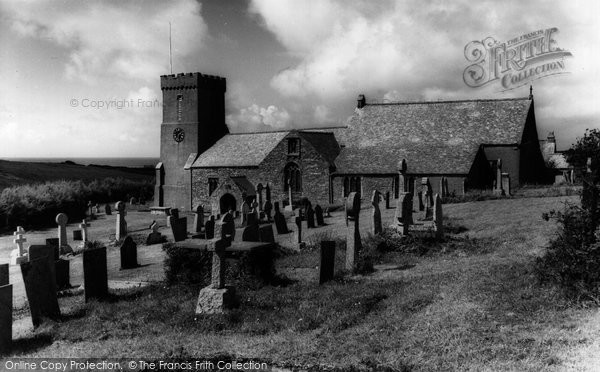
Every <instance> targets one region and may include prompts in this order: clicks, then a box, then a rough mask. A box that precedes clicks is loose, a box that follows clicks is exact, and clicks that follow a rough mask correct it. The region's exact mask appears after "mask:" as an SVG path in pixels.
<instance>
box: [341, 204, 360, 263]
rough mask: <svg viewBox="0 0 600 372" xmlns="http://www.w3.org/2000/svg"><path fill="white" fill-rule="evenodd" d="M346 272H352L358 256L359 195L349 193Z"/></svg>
mask: <svg viewBox="0 0 600 372" xmlns="http://www.w3.org/2000/svg"><path fill="white" fill-rule="evenodd" d="M345 206H346V226H347V229H346V270H348V271H351V272H352V271H354V268H355V265H356V262H357V261H358V257H359V255H360V250H361V246H362V245H361V241H360V231H359V215H360V194H359V193H357V192H351V193H350V194H349V195H348V198H347V199H346V205H345Z"/></svg>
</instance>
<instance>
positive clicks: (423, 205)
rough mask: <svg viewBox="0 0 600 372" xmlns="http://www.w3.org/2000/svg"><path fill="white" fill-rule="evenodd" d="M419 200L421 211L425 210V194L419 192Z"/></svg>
mask: <svg viewBox="0 0 600 372" xmlns="http://www.w3.org/2000/svg"><path fill="white" fill-rule="evenodd" d="M417 199H419V211H424V210H425V204H423V192H422V191H419V192H418V193H417Z"/></svg>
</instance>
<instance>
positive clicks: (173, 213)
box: [167, 208, 179, 227]
mask: <svg viewBox="0 0 600 372" xmlns="http://www.w3.org/2000/svg"><path fill="white" fill-rule="evenodd" d="M171 216H172V217H175V219H179V209H177V208H171V210H170V211H169V214H168V215H167V227H171V222H170V221H171V220H170V219H169V217H171Z"/></svg>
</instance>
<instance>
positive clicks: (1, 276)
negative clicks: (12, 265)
mask: <svg viewBox="0 0 600 372" xmlns="http://www.w3.org/2000/svg"><path fill="white" fill-rule="evenodd" d="M8 278H9V273H8V264H1V265H0V285H7V284H8Z"/></svg>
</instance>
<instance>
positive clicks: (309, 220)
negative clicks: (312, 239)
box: [306, 203, 316, 229]
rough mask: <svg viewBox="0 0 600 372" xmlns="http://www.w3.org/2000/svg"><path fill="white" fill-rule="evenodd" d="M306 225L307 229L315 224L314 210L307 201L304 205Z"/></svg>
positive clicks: (312, 227)
mask: <svg viewBox="0 0 600 372" xmlns="http://www.w3.org/2000/svg"><path fill="white" fill-rule="evenodd" d="M306 227H308V228H309V229H314V228H315V227H316V226H315V211H314V210H313V208H312V205H310V203H308V205H307V206H306Z"/></svg>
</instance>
